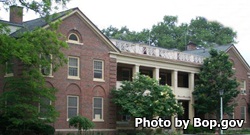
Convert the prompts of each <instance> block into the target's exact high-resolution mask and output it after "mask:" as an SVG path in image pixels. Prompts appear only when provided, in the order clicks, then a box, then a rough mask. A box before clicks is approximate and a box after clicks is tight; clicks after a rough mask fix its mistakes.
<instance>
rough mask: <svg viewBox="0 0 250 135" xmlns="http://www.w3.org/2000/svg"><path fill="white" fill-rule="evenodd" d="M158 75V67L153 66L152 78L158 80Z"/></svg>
mask: <svg viewBox="0 0 250 135" xmlns="http://www.w3.org/2000/svg"><path fill="white" fill-rule="evenodd" d="M159 75H160V70H159V68H157V67H156V68H154V70H153V78H155V79H156V80H158V81H159V79H160V77H159Z"/></svg>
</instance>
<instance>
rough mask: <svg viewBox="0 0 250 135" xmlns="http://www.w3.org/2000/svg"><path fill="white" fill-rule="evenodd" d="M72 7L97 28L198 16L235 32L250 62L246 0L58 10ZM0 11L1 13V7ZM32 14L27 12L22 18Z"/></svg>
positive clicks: (113, 3) (137, 2)
mask: <svg viewBox="0 0 250 135" xmlns="http://www.w3.org/2000/svg"><path fill="white" fill-rule="evenodd" d="M74 7H78V8H79V9H80V10H81V11H82V12H83V13H84V14H85V15H86V16H87V17H88V18H89V19H90V20H91V21H92V22H93V23H94V24H95V25H96V26H97V27H98V28H99V29H103V28H107V27H109V26H110V25H112V26H114V27H117V28H120V27H122V26H127V28H129V29H130V30H132V31H141V30H142V29H144V28H147V29H150V28H151V27H152V26H153V25H154V24H157V23H158V22H160V21H162V20H163V17H164V16H165V15H171V16H178V22H179V23H189V22H190V20H191V19H194V18H196V17H197V16H202V17H205V18H207V19H208V20H210V21H217V22H220V23H221V24H223V25H224V26H226V27H231V28H232V29H233V30H234V31H236V32H237V39H236V41H237V43H235V44H234V45H235V46H236V48H237V49H238V50H239V52H240V53H241V55H242V56H243V57H244V59H245V60H246V61H247V63H248V64H249V65H250V0H71V1H70V2H69V3H68V4H67V5H66V8H63V9H60V10H66V9H70V8H74ZM0 12H1V15H2V14H3V11H2V9H1V11H0ZM1 17H2V16H1ZM31 17H32V18H31ZM36 17H38V16H36ZM36 17H35V15H34V14H33V13H31V12H28V13H26V14H25V16H24V21H25V20H30V19H34V18H36ZM4 18H6V17H5V16H4ZM7 20H8V18H7Z"/></svg>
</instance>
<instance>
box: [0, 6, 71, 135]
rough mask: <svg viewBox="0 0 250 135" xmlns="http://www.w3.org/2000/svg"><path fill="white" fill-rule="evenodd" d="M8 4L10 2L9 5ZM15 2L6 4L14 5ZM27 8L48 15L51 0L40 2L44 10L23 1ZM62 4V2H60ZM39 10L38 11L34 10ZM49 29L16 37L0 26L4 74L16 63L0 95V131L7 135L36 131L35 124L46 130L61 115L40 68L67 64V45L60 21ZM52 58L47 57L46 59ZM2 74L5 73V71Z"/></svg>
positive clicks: (53, 92)
mask: <svg viewBox="0 0 250 135" xmlns="http://www.w3.org/2000/svg"><path fill="white" fill-rule="evenodd" d="M6 2H9V3H6ZM12 2H16V1H5V3H4V4H7V5H11V4H12ZM20 2H21V4H22V5H23V4H24V3H26V8H28V9H32V10H34V11H36V12H37V13H39V14H41V15H45V14H46V15H49V11H50V9H51V5H50V4H46V3H47V2H51V1H41V3H40V4H44V6H43V7H39V6H37V7H33V6H34V5H32V3H35V1H34V2H32V3H29V2H26V1H20ZM57 2H59V1H57ZM35 9H36V10H35ZM47 21H48V24H49V29H44V28H36V29H34V30H32V31H25V32H22V33H19V34H18V35H17V36H16V37H13V36H11V35H10V34H9V33H8V32H9V29H8V26H7V25H5V24H0V26H1V27H0V68H1V69H3V70H1V74H2V75H3V74H4V73H5V71H6V70H8V69H7V68H5V67H6V66H5V64H6V62H10V61H14V65H13V67H14V70H15V72H14V73H15V74H14V76H13V77H5V78H4V80H3V81H1V83H2V84H4V87H3V88H1V95H0V110H1V111H0V117H1V121H0V122H1V124H0V125H1V126H0V128H1V131H2V132H4V133H5V134H11V133H10V131H11V132H15V133H14V134H17V133H18V134H25V133H27V131H30V130H33V131H35V129H37V128H38V127H34V126H35V125H40V126H43V125H44V127H47V126H46V124H48V123H52V122H54V121H55V119H56V118H57V116H58V112H57V111H56V110H55V107H54V106H53V105H51V104H49V102H52V103H53V102H54V101H55V99H56V98H55V92H56V89H55V88H49V87H47V86H46V82H45V78H44V76H43V74H42V73H41V68H44V67H46V68H50V67H51V65H53V66H52V70H53V71H56V70H57V69H58V68H59V67H60V66H62V65H63V64H65V63H66V62H67V59H66V58H65V56H64V54H63V53H62V52H61V51H62V49H63V48H67V47H68V45H67V43H66V42H65V41H63V39H64V36H63V35H61V34H60V33H58V32H57V28H58V26H59V25H60V23H61V22H60V21H56V22H53V23H50V20H47ZM50 55H51V56H52V58H50V57H49V58H48V57H47V56H50ZM2 71H3V72H2Z"/></svg>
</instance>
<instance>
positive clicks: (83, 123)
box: [69, 116, 94, 134]
mask: <svg viewBox="0 0 250 135" xmlns="http://www.w3.org/2000/svg"><path fill="white" fill-rule="evenodd" d="M69 126H70V127H71V126H73V127H75V128H77V129H78V132H79V133H80V134H81V130H82V129H83V130H88V129H91V128H93V127H94V123H93V122H92V121H90V120H89V119H87V118H86V117H84V116H75V117H72V118H70V119H69Z"/></svg>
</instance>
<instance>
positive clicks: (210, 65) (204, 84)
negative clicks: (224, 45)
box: [193, 49, 239, 119]
mask: <svg viewBox="0 0 250 135" xmlns="http://www.w3.org/2000/svg"><path fill="white" fill-rule="evenodd" d="M210 55H211V56H210V57H209V58H206V59H205V60H204V64H203V66H202V68H201V71H200V73H199V74H198V77H199V79H198V80H197V82H196V85H195V90H194V92H193V95H194V98H195V104H194V107H195V110H196V111H197V112H198V113H200V114H206V113H208V114H215V115H216V116H217V119H219V114H220V95H219V90H224V94H223V96H222V97H223V110H224V111H223V112H224V113H227V114H231V113H232V111H233V108H234V106H235V105H236V103H235V102H234V101H233V99H234V98H235V97H237V95H238V94H239V91H238V90H237V87H238V83H237V81H236V79H235V78H234V77H233V75H234V71H233V69H232V63H231V62H230V61H229V60H228V54H226V53H225V52H222V51H221V52H217V51H216V50H214V49H212V50H210Z"/></svg>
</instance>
